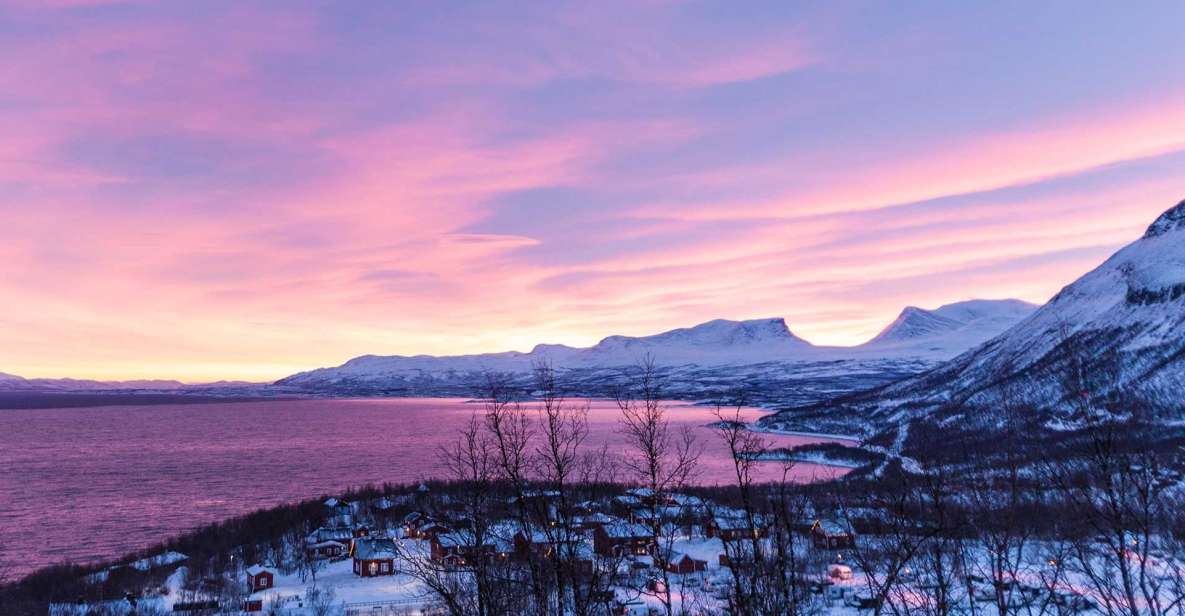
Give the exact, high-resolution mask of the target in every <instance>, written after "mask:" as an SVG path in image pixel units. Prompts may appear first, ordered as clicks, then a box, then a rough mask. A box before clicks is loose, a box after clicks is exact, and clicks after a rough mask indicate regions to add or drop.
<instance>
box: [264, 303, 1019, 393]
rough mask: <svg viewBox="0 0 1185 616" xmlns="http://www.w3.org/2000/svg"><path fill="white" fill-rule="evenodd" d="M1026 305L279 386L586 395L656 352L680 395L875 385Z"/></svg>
mask: <svg viewBox="0 0 1185 616" xmlns="http://www.w3.org/2000/svg"><path fill="white" fill-rule="evenodd" d="M1025 307H1028V304H1024V303H1023V302H1019V301H1017V300H1001V301H995V300H976V301H971V302H963V303H960V304H951V305H949V306H943V307H942V308H939V309H937V310H935V311H933V312H928V311H922V310H921V309H917V308H914V309H909V310H912V311H918V312H925V313H927V314H935V315H937V316H936V318H937V319H941V320H942V321H943V322H944V323H949V324H950V325H949V327H947V328H946V329H945V330H942V331H938V330H936V331H932V332H929V333H928V334H927V335H924V336H923V335H916V336H908V335H906V334H907V332H906V331H904V330H902V331H901V332H900V333H899V334H898V335H894V336H891V337H890V338H889V339H885V340H882V341H879V342H878V341H875V340H874V341H873V342H870V343H867V344H865V345H861V346H856V347H826V346H815V345H812V344H811V343H809V342H807V341H806V340H803V339H802V338H799V337H798V336H796V335H794V333H793V332H791V331H790V329H789V328H788V327H787V326H786V322H785V321H784V320H783V319H780V318H768V319H755V320H749V321H728V320H723V319H719V320H715V321H708V322H707V323H702V324H700V325H696V326H694V327H688V328H681V329H674V330H671V331H667V332H663V333H660V334H655V335H652V336H642V337H631V336H609V337H607V338H605V339H603V340H601V341H600V342H598V343H597V344H596V345H594V346H591V347H588V348H575V347H570V346H565V345H548V344H541V345H538V346H536V347H535V348H534V349H532V350H531V351H530V352H527V353H521V352H514V351H511V352H505V353H486V354H480V355H460V356H451V357H434V356H427V355H417V356H411V357H408V356H399V355H393V356H375V355H365V356H362V357H357V358H354V359H351V360H349V361H347V362H346V363H344V364H342V365H341V366H337V367H333V368H320V369H317V370H311V371H309V372H302V373H300V374H296V375H293V376H290V377H287V378H285V379H282V380H280V381H278V382H277V383H276V384H277V385H280V386H289V387H299V388H302V389H306V390H312V391H317V392H331V393H339V392H343V391H344V392H355V393H394V392H403V391H407V392H411V391H414V392H418V393H424V392H439V393H456V391H457V390H456V388H461V387H464V386H468V385H471V384H473V383H475V382H478V381H479V380H480V379H479V378H478V375H480V374H481V373H485V372H501V373H516V374H527V373H529V372H530V370H531V369H532V366H534V365H535V364H536V363H538V362H541V361H542V362H547V363H550V364H551V365H553V366H555V367H556V368H558V369H560V370H561V371H564V373H565V375H566V377H567V378H568V380H569V381H571V382H578V383H585V384H586V385H587V386H588V387H586V388H585V389H584V390H583V391H585V392H590V393H591V392H593V391H594V390H595V387H593V386H594V385H595V384H597V383H601V384H603V383H604V382H605V381H606V379H609V378H611V377H616V376H619V375H620V369H621V368H623V367H628V366H634V365H637V363H638V362H639V361H640V360H641V359H642V358H644V357H647V356H649V357H651V358H653V360H654V361H655V362H656V364H658V365H659V366H660V367H663V368H664V369H666V370H667V371H668V372H669V376H671V377H672V380H673V381H674V383H673V385H674V387H675V388H676V389H679V390H681V391H688V392H694V391H698V390H699V389H702V388H706V387H707V385H706V383H708V382H714V383H720V382H721V381H723V380H726V381H730V382H743V381H745V379H749V381H750V382H753V381H760V382H761V383H764V384H766V386H767V388H768V387H770V386H773V383H778V384H780V385H779V386H786V385H787V384H788V381H787V380H786V379H787V378H789V374H790V373H791V372H793V371H795V370H797V371H799V372H809V373H813V374H818V375H819V377H820V378H824V373H826V374H827V375H830V377H832V378H838V375H839V374H840V373H842V372H844V371H847V372H850V373H853V374H857V375H862V376H863V377H866V378H864V379H863V380H859V381H858V382H859V383H860V384H863V385H866V386H871V385H876V384H881V383H883V382H887V379H890V378H899V377H901V376H905V375H908V374H913V373H915V372H917V371H919V370H922V369H924V368H926V367H929V366H931V365H933V364H934V363H936V362H937V361H940V360H943V359H948V358H950V357H953V356H954V355H956V354H958V353H959V352H961V351H964V350H966V349H967V348H969V347H970V346H972V345H973V344H977V343H979V342H982V341H983V340H986V339H988V338H990V337H991V336H992V335H994V334H996V333H998V332H999V331H1000V330H1001V329H1004V328H1005V327H1007V324H1008V323H1009V322H1010V323H1015V322H1016V321H1018V320H1019V319H1021V318H1023V317H1024V316H1025V315H1026V314H1027V313H1028V311H1027V310H1025ZM1028 309H1029V310H1031V309H1032V308H1031V307H1029V308H1028ZM909 310H907V312H908V311H909ZM1009 319H1011V321H1009ZM899 320H900V319H899ZM891 329H893V328H892V327H890V330H891ZM886 333H889V330H886ZM837 364H838V365H837ZM808 365H810V367H809V368H808V367H807V366H808ZM771 379H772V380H771ZM838 380H840V381H844V380H845V379H842V378H838ZM795 382H796V383H798V382H797V381H795ZM820 383H821V381H820ZM795 386H796V387H802V386H803V385H801V383H799V384H797V385H795ZM450 387H451V388H454V389H451V390H450V389H448V388H450ZM830 391H831V392H832V393H834V390H830ZM841 391H842V389H841ZM848 391H850V390H848ZM787 393H788V392H787Z"/></svg>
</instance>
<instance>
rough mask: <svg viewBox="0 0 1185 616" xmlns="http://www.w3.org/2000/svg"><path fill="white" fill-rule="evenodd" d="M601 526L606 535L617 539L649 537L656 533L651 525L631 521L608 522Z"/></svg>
mask: <svg viewBox="0 0 1185 616" xmlns="http://www.w3.org/2000/svg"><path fill="white" fill-rule="evenodd" d="M601 528H602V529H604V531H605V534H606V535H609V536H610V537H613V538H615V539H643V538H645V539H649V538H651V537H652V536H653V535H654V533H653V532H651V530H650V528H649V527H647V526H643V525H642V524H630V523H629V522H618V523H616V524H606V525H605V526H603V527H601Z"/></svg>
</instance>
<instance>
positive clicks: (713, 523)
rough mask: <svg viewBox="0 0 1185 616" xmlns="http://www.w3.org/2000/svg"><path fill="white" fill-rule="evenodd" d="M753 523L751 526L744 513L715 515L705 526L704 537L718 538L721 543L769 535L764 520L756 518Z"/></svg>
mask: <svg viewBox="0 0 1185 616" xmlns="http://www.w3.org/2000/svg"><path fill="white" fill-rule="evenodd" d="M753 522H754V524H752V525H751V524H749V520H748V517H747V516H745V515H744V514H743V513H728V514H725V515H714V516H712V517H711V518H709V519H708V522H707V524H706V525H705V526H704V535H706V536H707V537H708V538H709V539H712V538H716V539H720V540H721V541H738V540H741V539H751V538H762V537H765V536H766V535H767V534H768V533H767V532H766V529H765V528H764V526H763V525H762V520H760V519H759V518H757V517H756V516H755V518H754V520H753Z"/></svg>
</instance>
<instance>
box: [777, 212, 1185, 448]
mask: <svg viewBox="0 0 1185 616" xmlns="http://www.w3.org/2000/svg"><path fill="white" fill-rule="evenodd" d="M1183 332H1185V201H1182V202H1180V203H1178V204H1177V205H1176V206H1174V207H1172V208H1170V209H1169V210H1167V211H1166V212H1164V213H1163V214H1161V215H1160V216H1159V217H1158V218H1157V219H1156V220H1155V221H1154V222H1153V223H1152V224H1151V225H1150V226H1149V227H1148V230H1147V232H1146V233H1145V234H1144V235H1143V236H1142V237H1140V238H1139V239H1137V240H1135V241H1134V242H1132V243H1130V244H1128V245H1126V246H1124V247H1123V248H1121V249H1119V250H1118V251H1116V252H1115V253H1114V254H1113V255H1111V256H1110V257H1109V258H1108V259H1106V260H1105V261H1104V262H1103V263H1102V264H1100V265H1099V266H1097V267H1095V268H1094V269H1092V270H1091V271H1089V272H1087V273H1086V274H1084V275H1082V276H1081V277H1079V278H1078V279H1077V280H1074V281H1073V282H1071V283H1070V284H1068V285H1066V286H1065V287H1063V288H1062V289H1061V290H1060V291H1059V292H1058V293H1057V294H1056V295H1054V297H1053V298H1052V299H1050V301H1049V302H1047V303H1046V304H1045V305H1043V306H1041V307H1040V308H1038V309H1037V310H1036V311H1035V312H1033V313H1032V314H1031V315H1029V316H1028V317H1026V318H1025V319H1023V320H1021V321H1019V322H1018V323H1016V324H1015V325H1013V326H1012V327H1010V328H1008V329H1007V330H1006V331H1004V332H1002V333H1000V334H999V335H998V336H996V337H994V338H992V339H991V340H988V341H986V342H984V343H983V344H981V345H978V346H976V347H974V348H971V349H969V350H967V351H966V352H964V353H962V354H959V355H958V356H956V357H954V358H953V359H950V360H948V361H946V362H944V363H941V364H939V365H938V366H936V367H934V368H932V369H930V370H928V371H925V372H923V373H921V374H919V375H916V376H913V377H910V378H906V379H903V380H901V381H899V382H896V383H892V384H889V385H886V386H884V387H881V388H878V389H876V390H873V391H868V392H862V393H857V394H853V395H851V396H848V397H846V398H844V399H841V400H836V401H833V402H831V403H824V404H822V405H819V406H817V407H814V408H802V409H790V410H787V411H785V412H783V413H779V414H778V415H775V416H770V417H766V418H763V422H764V423H765V424H766V425H767V426H770V427H776V426H779V425H780V426H782V427H787V426H790V425H800V424H801V423H802V422H807V423H808V424H809V423H810V422H812V421H821V422H824V423H826V422H841V423H845V424H846V425H849V426H852V427H853V428H856V427H858V426H860V425H865V426H866V427H865V428H864V430H865V432H866V433H870V432H875V431H877V430H886V429H890V428H893V427H894V426H896V427H897V428H898V429H902V428H905V427H907V426H908V425H910V424H911V422H916V421H926V420H933V421H937V422H942V424H943V425H948V424H949V425H960V424H969V423H970V424H974V423H977V422H979V421H988V422H989V423H990V422H993V421H997V420H998V419H999V418H998V417H997V416H995V415H993V411H994V410H996V409H998V408H999V407H1000V406H1001V405H1003V404H1010V405H1022V406H1024V407H1025V408H1029V409H1032V411H1033V412H1034V413H1035V415H1034V417H1035V418H1037V419H1038V420H1039V421H1040V425H1042V426H1043V427H1044V428H1045V429H1048V430H1055V431H1057V430H1067V429H1074V428H1077V427H1081V426H1082V425H1083V423H1082V422H1083V421H1085V420H1086V419H1088V418H1085V417H1082V416H1081V413H1082V410H1081V409H1082V408H1083V407H1089V408H1093V409H1100V410H1102V412H1116V413H1132V412H1135V410H1139V412H1141V413H1142V414H1144V415H1146V416H1149V417H1153V416H1158V415H1162V416H1164V417H1167V418H1169V419H1171V420H1172V421H1177V420H1179V419H1180V418H1181V417H1180V416H1181V415H1182V413H1183V412H1185V409H1183V408H1182V406H1183V404H1182V402H1183V401H1182V399H1181V394H1180V392H1181V391H1185V336H1183V335H1182V333H1183ZM960 418H961V419H962V421H960Z"/></svg>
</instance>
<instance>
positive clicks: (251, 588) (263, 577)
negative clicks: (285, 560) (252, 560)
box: [247, 565, 276, 593]
mask: <svg viewBox="0 0 1185 616" xmlns="http://www.w3.org/2000/svg"><path fill="white" fill-rule="evenodd" d="M275 585H276V574H275V573H273V572H271V571H269V570H267V569H264V568H263V567H260V566H259V565H252V566H250V567H247V592H248V593H253V592H259V591H261V590H267V589H269V588H272V587H273V586H275Z"/></svg>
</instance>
